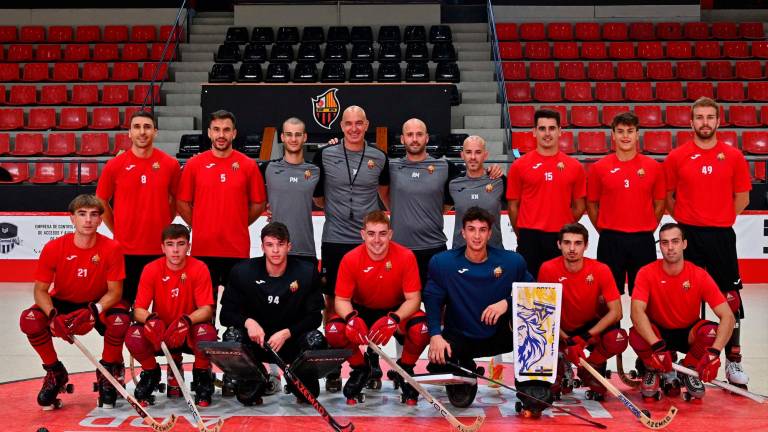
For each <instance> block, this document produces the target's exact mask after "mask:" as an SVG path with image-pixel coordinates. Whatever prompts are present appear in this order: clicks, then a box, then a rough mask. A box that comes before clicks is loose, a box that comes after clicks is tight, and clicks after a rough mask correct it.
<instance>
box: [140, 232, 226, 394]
mask: <svg viewBox="0 0 768 432" xmlns="http://www.w3.org/2000/svg"><path fill="white" fill-rule="evenodd" d="M189 237H190V236H189V230H188V229H187V227H185V226H184V225H179V224H171V225H169V226H167V227H166V228H165V229H164V230H163V232H162V235H161V248H162V250H163V254H164V255H165V256H163V257H162V258H158V259H156V260H155V261H152V262H151V263H149V264H147V266H146V267H144V271H143V272H142V273H141V281H140V282H139V292H138V294H137V296H136V303H134V305H133V310H134V312H133V318H134V320H135V321H136V323H135V324H134V325H133V326H131V328H130V329H129V331H128V335H127V336H126V338H125V346H126V347H127V348H128V351H129V352H130V353H131V355H132V356H133V357H134V358H135V359H136V360H138V362H139V363H141V368H142V372H141V379H140V380H139V383H138V384H137V385H136V390H134V396H135V397H136V400H138V401H139V402H142V403H144V404H148V403H150V402H152V401H153V399H154V398H153V396H152V393H154V391H155V390H156V389H157V387H158V385H159V384H160V375H161V371H160V365H159V364H158V363H157V360H156V359H155V356H157V355H163V354H162V351H161V349H160V343H161V342H165V344H166V345H167V346H168V349H169V350H170V351H171V353H172V355H173V361H175V362H176V364H177V365H181V360H182V355H181V354H182V352H186V353H188V354H194V356H195V362H194V364H193V366H192V379H193V384H194V385H193V386H192V388H194V389H195V403H196V404H197V405H199V406H201V407H207V406H209V405H210V404H211V396H212V395H213V379H212V371H211V361H210V360H208V357H206V355H205V353H203V352H202V351H201V350H200V349H199V348H198V345H197V344H198V343H199V342H210V341H215V340H216V339H217V335H216V329H215V328H214V327H213V322H212V321H213V305H214V301H213V291H212V288H211V276H210V274H209V273H208V268H207V267H206V266H205V263H203V262H202V261H200V260H198V259H196V258H193V257H190V256H187V252H189V248H190V243H189ZM150 305H152V312H150V311H149V307H150ZM179 369H181V367H179ZM167 375H168V386H167V387H166V393H167V395H168V397H181V395H182V393H181V389H180V388H179V387H180V385H184V384H183V383H179V382H177V381H176V377H175V375H174V374H172V373H171V372H170V370H169V371H168V374H167Z"/></svg>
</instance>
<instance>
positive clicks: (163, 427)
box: [152, 414, 178, 432]
mask: <svg viewBox="0 0 768 432" xmlns="http://www.w3.org/2000/svg"><path fill="white" fill-rule="evenodd" d="M176 420H178V419H177V418H176V414H171V415H170V417H168V420H167V421H166V422H165V423H157V422H155V423H154V424H152V430H154V431H157V432H166V431H169V430H171V429H173V427H174V426H176Z"/></svg>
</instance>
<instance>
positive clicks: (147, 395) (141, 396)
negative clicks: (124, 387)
mask: <svg viewBox="0 0 768 432" xmlns="http://www.w3.org/2000/svg"><path fill="white" fill-rule="evenodd" d="M160 380H161V371H160V365H157V366H156V367H155V368H154V369H150V370H143V371H141V376H140V377H139V383H138V384H136V390H134V391H133V396H134V397H135V398H136V400H137V401H138V402H139V403H140V404H141V406H144V407H146V406H149V405H154V404H155V395H153V394H152V393H154V392H155V391H159V392H161V393H162V392H163V391H164V390H165V384H162V383H160Z"/></svg>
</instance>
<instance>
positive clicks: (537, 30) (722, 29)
mask: <svg viewBox="0 0 768 432" xmlns="http://www.w3.org/2000/svg"><path fill="white" fill-rule="evenodd" d="M496 37H497V38H498V40H500V41H511V40H525V41H541V40H547V39H548V40H555V41H570V40H583V41H596V40H607V41H623V40H681V39H691V40H706V39H719V40H731V39H765V30H764V28H763V23H761V22H741V23H738V24H737V23H735V22H716V23H712V24H709V23H704V22H687V23H678V22H660V23H652V22H633V23H623V22H609V23H603V24H600V23H596V22H580V23H575V24H571V23H568V22H557V23H548V24H545V23H523V24H517V23H498V24H496Z"/></svg>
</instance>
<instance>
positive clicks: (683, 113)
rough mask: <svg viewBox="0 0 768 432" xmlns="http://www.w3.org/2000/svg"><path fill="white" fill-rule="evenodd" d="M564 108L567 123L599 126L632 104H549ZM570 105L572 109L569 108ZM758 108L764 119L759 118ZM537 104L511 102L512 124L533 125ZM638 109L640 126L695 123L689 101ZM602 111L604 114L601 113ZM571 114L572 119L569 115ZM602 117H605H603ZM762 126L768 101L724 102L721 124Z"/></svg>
mask: <svg viewBox="0 0 768 432" xmlns="http://www.w3.org/2000/svg"><path fill="white" fill-rule="evenodd" d="M548 108H551V109H556V110H557V111H559V112H560V123H561V125H562V126H563V127H567V126H575V127H585V128H596V127H601V126H610V125H611V122H612V121H613V118H614V117H615V116H616V115H617V114H620V113H623V112H627V111H630V107H629V106H628V105H604V106H603V107H602V109H601V107H599V106H597V105H572V106H570V107H566V106H564V105H560V106H555V107H548ZM569 108H570V109H569ZM758 109H759V113H760V119H759V120H758ZM534 111H535V107H534V106H533V105H510V106H509V120H510V125H511V126H512V127H533V125H534V122H533V115H534ZM632 112H634V113H635V114H636V115H637V116H638V118H639V119H640V126H641V127H645V128H660V127H681V128H690V127H691V107H690V106H688V105H682V106H681V105H667V106H665V107H662V106H660V105H636V106H635V107H634V108H633V109H632ZM601 113H602V115H601ZM568 114H570V121H569V115H568ZM601 119H602V121H601ZM731 125H732V126H735V127H758V126H768V105H764V106H761V107H759V108H758V107H756V106H754V105H731V106H730V107H729V108H728V109H727V117H726V108H725V107H724V106H722V105H721V106H720V126H721V127H727V126H731Z"/></svg>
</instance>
